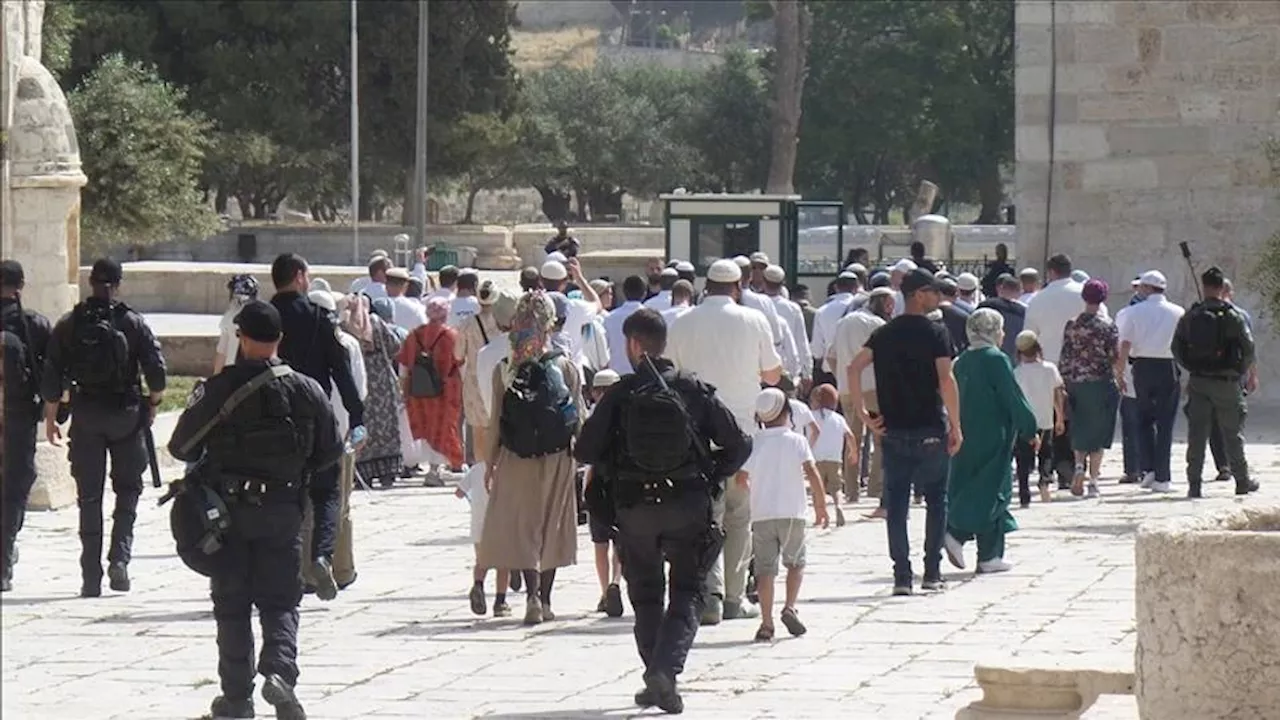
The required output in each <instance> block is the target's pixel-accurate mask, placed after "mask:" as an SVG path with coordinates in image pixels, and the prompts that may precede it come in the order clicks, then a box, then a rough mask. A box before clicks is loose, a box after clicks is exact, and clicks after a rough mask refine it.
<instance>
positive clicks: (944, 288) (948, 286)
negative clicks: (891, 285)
mask: <svg viewBox="0 0 1280 720" xmlns="http://www.w3.org/2000/svg"><path fill="white" fill-rule="evenodd" d="M936 284H937V287H938V290H939V291H941V292H942V294H943V295H946V296H947V297H955V296H956V295H958V294H959V293H960V285H959V284H957V283H956V281H955V280H952V279H951V278H949V277H947V278H943V279H941V280H937V281H936ZM904 289H905V281H904Z"/></svg>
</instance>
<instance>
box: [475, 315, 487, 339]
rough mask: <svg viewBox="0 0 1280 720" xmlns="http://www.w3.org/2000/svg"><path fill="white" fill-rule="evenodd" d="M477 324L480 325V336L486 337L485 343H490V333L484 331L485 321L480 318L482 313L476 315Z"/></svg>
mask: <svg viewBox="0 0 1280 720" xmlns="http://www.w3.org/2000/svg"><path fill="white" fill-rule="evenodd" d="M476 324H477V325H479V326H480V337H482V338H484V344H485V345H488V344H489V333H487V332H485V331H484V321H483V320H481V319H480V315H479V314H477V315H476Z"/></svg>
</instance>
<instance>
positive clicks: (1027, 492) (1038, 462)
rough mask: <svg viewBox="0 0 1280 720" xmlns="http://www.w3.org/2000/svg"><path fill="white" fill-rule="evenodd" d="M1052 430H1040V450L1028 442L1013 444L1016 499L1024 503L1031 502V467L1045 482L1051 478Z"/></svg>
mask: <svg viewBox="0 0 1280 720" xmlns="http://www.w3.org/2000/svg"><path fill="white" fill-rule="evenodd" d="M1053 439H1054V436H1053V431H1052V430H1041V431H1040V451H1039V452H1038V453H1037V452H1036V450H1035V448H1034V447H1032V444H1031V443H1030V442H1022V441H1018V442H1016V443H1015V444H1014V446H1013V460H1014V463H1015V464H1016V466H1017V474H1018V500H1019V501H1020V502H1021V503H1022V504H1023V505H1026V504H1027V503H1029V502H1031V469H1032V468H1035V469H1036V472H1038V473H1039V474H1040V477H1042V478H1044V479H1045V481H1046V482H1050V483H1051V482H1052V478H1053V457H1054V456H1053Z"/></svg>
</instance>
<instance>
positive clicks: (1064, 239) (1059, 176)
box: [1016, 0, 1280, 397]
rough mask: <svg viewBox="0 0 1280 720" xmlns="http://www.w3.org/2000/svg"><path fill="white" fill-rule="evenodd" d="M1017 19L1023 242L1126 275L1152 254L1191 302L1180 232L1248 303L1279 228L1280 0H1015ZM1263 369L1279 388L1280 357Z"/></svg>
mask: <svg viewBox="0 0 1280 720" xmlns="http://www.w3.org/2000/svg"><path fill="white" fill-rule="evenodd" d="M1016 33H1017V34H1016V38H1017V53H1016V85H1017V174H1016V183H1017V206H1018V225H1019V228H1018V230H1019V232H1018V236H1019V247H1018V256H1019V257H1020V258H1026V259H1027V260H1028V261H1029V262H1030V263H1031V264H1040V263H1041V262H1042V261H1043V259H1044V258H1046V257H1048V256H1049V255H1052V254H1054V253H1058V252H1066V253H1068V254H1070V255H1071V256H1072V257H1073V259H1075V260H1076V263H1077V265H1079V266H1080V267H1082V268H1084V269H1085V270H1087V271H1088V272H1090V273H1092V274H1094V275H1097V276H1101V277H1104V278H1106V279H1107V280H1108V281H1110V282H1111V284H1112V286H1113V287H1117V286H1119V287H1120V288H1125V287H1127V283H1126V281H1127V280H1128V279H1130V278H1132V277H1133V276H1134V275H1135V274H1137V273H1138V272H1139V271H1142V270H1146V269H1150V268H1157V269H1159V270H1161V271H1163V272H1164V273H1165V274H1166V275H1167V276H1168V277H1169V281H1170V296H1171V298H1173V299H1174V300H1177V301H1179V302H1182V303H1184V304H1189V303H1190V301H1192V300H1194V299H1195V290H1194V287H1193V286H1192V285H1191V275H1190V273H1189V271H1188V270H1187V268H1186V264H1185V263H1184V262H1183V260H1182V257H1181V256H1180V254H1179V252H1178V244H1179V243H1180V242H1183V241H1185V242H1188V243H1190V245H1191V248H1192V252H1193V253H1194V256H1195V259H1196V261H1197V264H1198V267H1200V268H1204V267H1207V266H1208V265H1209V264H1210V263H1216V264H1218V265H1220V266H1222V267H1223V268H1224V269H1226V270H1227V272H1228V274H1229V275H1231V276H1232V277H1233V278H1236V279H1237V286H1238V287H1239V288H1240V290H1239V291H1238V292H1237V296H1238V299H1239V301H1240V302H1241V304H1242V305H1245V306H1246V307H1250V306H1252V305H1254V304H1255V302H1254V301H1256V296H1255V295H1253V294H1252V293H1251V292H1250V291H1249V288H1248V281H1247V276H1248V271H1249V269H1250V267H1251V265H1252V259H1253V257H1255V255H1254V251H1255V250H1256V248H1258V247H1259V246H1260V244H1261V243H1262V242H1263V240H1264V239H1265V238H1267V237H1269V236H1270V235H1271V234H1272V233H1274V232H1275V231H1276V230H1277V229H1280V197H1278V195H1280V191H1278V190H1277V188H1275V187H1271V186H1269V185H1268V181H1269V168H1268V165H1267V161H1266V158H1265V157H1264V155H1263V154H1262V152H1261V148H1260V146H1261V143H1262V141H1263V140H1265V139H1266V138H1267V137H1268V136H1271V135H1277V136H1280V2H1276V1H1274V0H1218V1H1205V2H1199V1H1196V2H1188V1H1172V0H1152V1H1146V2H1141V1H1137V0H1118V1H1115V2H1073V1H1065V0H1059V1H1058V2H1057V3H1056V4H1051V3H1050V2H1048V1H1047V0H1018V2H1017V31H1016ZM1055 45H1056V51H1055V48H1054V46H1055ZM1055 82H1056V93H1055V92H1052V91H1051V87H1053V83H1055ZM1051 96H1052V98H1053V100H1054V102H1052V103H1051ZM1051 105H1053V106H1054V112H1053V116H1054V117H1053V118H1052V119H1051V117H1050V107H1051ZM1050 127H1053V128H1054V143H1053V149H1052V159H1053V160H1054V163H1053V170H1052V180H1050V159H1051V156H1050V148H1051V145H1050ZM1050 193H1051V202H1052V205H1051V210H1050V219H1049V221H1048V233H1047V234H1046V232H1045V227H1046V217H1045V216H1046V199H1047V197H1049V196H1050ZM1046 241H1047V242H1046ZM1254 314H1255V316H1256V315H1258V313H1257V312H1256V311H1255V313H1254ZM1268 325H1271V324H1270V323H1268V322H1266V319H1265V318H1264V319H1262V322H1260V323H1258V324H1257V326H1256V329H1259V330H1260V333H1259V334H1260V335H1261V336H1262V337H1261V338H1260V340H1261V341H1262V346H1263V352H1264V357H1267V356H1270V357H1273V358H1274V357H1275V353H1277V352H1280V344H1278V343H1277V342H1276V339H1275V333H1274V331H1273V330H1272V329H1271V327H1274V326H1273V325H1272V326H1271V327H1268ZM1262 367H1263V368H1265V370H1264V380H1266V379H1268V377H1269V378H1270V379H1271V380H1272V381H1273V382H1271V383H1269V385H1271V388H1270V389H1269V391H1267V394H1268V395H1271V396H1273V397H1277V396H1280V388H1277V387H1276V385H1277V384H1280V383H1276V382H1274V381H1275V380H1276V379H1277V372H1276V370H1275V368H1277V367H1280V364H1277V363H1274V362H1273V363H1265V362H1264V363H1263V364H1262Z"/></svg>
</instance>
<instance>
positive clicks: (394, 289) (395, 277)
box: [387, 268, 427, 332]
mask: <svg viewBox="0 0 1280 720" xmlns="http://www.w3.org/2000/svg"><path fill="white" fill-rule="evenodd" d="M407 289H409V272H408V271H407V270H405V269H404V268H391V269H390V270H388V271H387V297H388V298H390V300H391V310H392V312H391V322H392V323H394V324H395V325H396V326H397V327H401V328H404V329H405V330H407V331H409V332H413V331H414V330H417V329H418V328H419V327H421V326H423V325H426V324H427V308H426V306H425V305H423V304H422V303H421V302H419V301H418V300H416V299H414V298H410V297H405V294H404V292H405V290H407Z"/></svg>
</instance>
